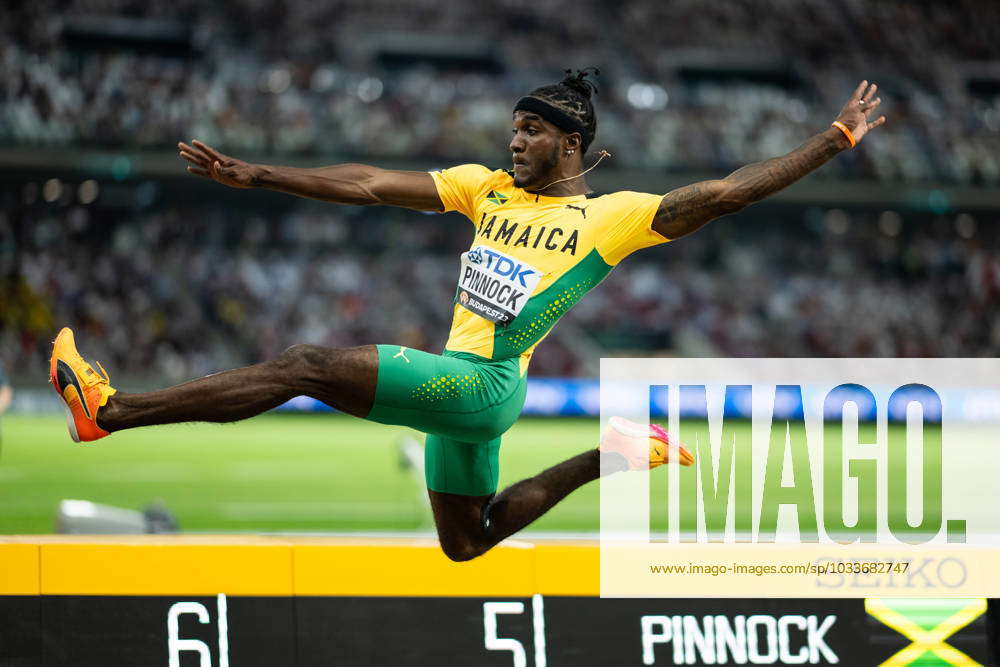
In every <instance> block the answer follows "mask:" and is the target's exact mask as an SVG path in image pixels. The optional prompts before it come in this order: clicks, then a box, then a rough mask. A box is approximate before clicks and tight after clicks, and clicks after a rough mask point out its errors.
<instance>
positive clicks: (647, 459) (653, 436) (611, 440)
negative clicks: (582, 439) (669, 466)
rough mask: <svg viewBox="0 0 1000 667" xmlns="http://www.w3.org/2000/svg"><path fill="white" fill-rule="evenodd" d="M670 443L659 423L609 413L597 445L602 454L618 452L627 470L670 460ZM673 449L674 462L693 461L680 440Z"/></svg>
mask: <svg viewBox="0 0 1000 667" xmlns="http://www.w3.org/2000/svg"><path fill="white" fill-rule="evenodd" d="M673 447H674V443H673V441H672V439H671V436H670V434H668V433H667V432H666V431H665V430H663V428H662V427H661V426H658V425H656V424H648V425H644V424H637V423H636V422H633V421H629V420H628V419H625V418H624V417H612V418H611V419H609V420H608V428H607V430H606V431H605V432H604V435H603V436H601V444H600V446H599V447H598V449H599V450H600V451H601V453H604V454H609V453H616V454H620V455H621V456H622V457H623V458H624V459H625V463H626V464H627V466H628V467H627V468H625V469H627V470H644V469H646V468H647V467H649V468H655V467H657V466H661V465H663V464H664V463H671V462H672V461H671V459H670V456H671V450H673ZM674 451H676V452H677V462H678V463H680V464H681V465H682V466H689V465H692V464H693V463H694V455H692V454H691V452H690V451H688V448H687V447H685V446H684V445H683V444H681V443H679V442H678V443H677V449H676V450H674Z"/></svg>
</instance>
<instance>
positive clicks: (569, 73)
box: [559, 67, 601, 100]
mask: <svg viewBox="0 0 1000 667" xmlns="http://www.w3.org/2000/svg"><path fill="white" fill-rule="evenodd" d="M590 73H593V74H594V76H599V75H600V73H601V70H599V69H597V68H596V67H585V68H584V69H578V70H577V71H576V74H574V73H573V70H571V69H568V70H566V78H565V79H563V80H562V81H560V82H559V85H561V86H566V87H567V88H570V89H571V90H575V91H576V92H578V93H580V94H581V95H582V96H583V97H584V98H585V99H588V100H589V99H590V98H591V97H592V96H593V95H594V94H595V93H597V86H595V85H594V84H593V82H592V81H587V79H586V77H587V75H588V74H590Z"/></svg>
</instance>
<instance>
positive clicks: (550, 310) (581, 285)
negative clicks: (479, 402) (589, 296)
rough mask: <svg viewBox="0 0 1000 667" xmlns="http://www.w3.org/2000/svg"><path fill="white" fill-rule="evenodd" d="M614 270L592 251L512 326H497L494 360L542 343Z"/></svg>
mask: <svg viewBox="0 0 1000 667" xmlns="http://www.w3.org/2000/svg"><path fill="white" fill-rule="evenodd" d="M612 268H613V267H612V266H611V265H610V264H608V263H607V262H605V261H604V258H602V257H601V255H600V253H598V252H597V250H596V249H595V250H592V251H590V253H588V254H587V256H586V257H584V258H583V259H582V260H580V261H579V262H578V263H577V264H576V266H574V267H573V268H571V269H570V270H569V271H567V272H566V273H564V274H563V275H561V276H560V277H559V279H558V280H556V281H555V282H554V283H552V284H551V285H549V287H548V289H546V290H545V291H543V292H540V293H539V294H536V295H535V296H533V297H531V299H529V300H528V302H527V303H525V304H524V309H522V310H521V313H520V314H519V315H518V316H517V319H515V320H514V322H513V323H511V325H510V326H508V327H496V331H495V333H494V335H493V358H494V359H505V358H507V357H513V356H520V355H521V354H522V353H523V352H524V351H525V350H527V349H528V348H530V347H531V346H532V345H534V344H535V343H537V342H538V341H539V340H541V339H542V337H543V336H545V334H546V333H548V331H549V329H551V328H552V325H554V324H555V323H556V322H557V321H558V320H559V318H560V317H562V316H563V315H565V314H566V311H568V310H569V309H570V308H572V307H573V306H574V305H576V302H577V301H579V300H580V299H582V298H583V295H584V294H586V293H587V292H589V291H590V290H591V289H593V288H594V287H595V286H597V284H598V283H600V282H601V281H602V280H604V278H605V277H606V276H607V275H608V274H609V273H611V269H612Z"/></svg>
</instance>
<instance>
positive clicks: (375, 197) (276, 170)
mask: <svg viewBox="0 0 1000 667" xmlns="http://www.w3.org/2000/svg"><path fill="white" fill-rule="evenodd" d="M177 147H178V148H179V149H180V152H181V157H182V158H184V159H185V160H187V161H188V162H190V163H191V164H190V165H188V168H187V169H188V171H189V172H191V173H192V174H195V175H196V176H201V177H203V178H208V179H210V180H213V181H218V182H219V183H222V184H223V185H228V186H230V187H234V188H268V189H270V190H278V191H280V192H287V193H288V194H292V195H298V196H299V197H308V198H310V199H320V200H322V201H328V202H333V203H335V204H355V205H358V206H371V205H373V204H386V205H389V206H402V207H404V208H412V209H417V210H419V211H440V210H442V209H444V205H443V204H442V203H441V198H440V197H439V196H438V193H437V186H435V185H434V179H433V178H431V175H430V174H428V173H427V172H423V171H392V170H389V169H379V168H378V167H372V166H369V165H365V164H338V165H334V166H332V167H316V168H314V169H300V168H298V167H275V166H271V165H264V164H251V163H249V162H244V161H243V160H238V159H236V158H234V157H230V156H228V155H224V154H223V153H220V152H219V151H217V150H215V149H214V148H212V147H211V146H208V145H206V144H203V143H202V142H200V141H197V140H195V141H192V142H191V145H190V146H189V145H188V144H185V143H184V142H181V143H179V144H177Z"/></svg>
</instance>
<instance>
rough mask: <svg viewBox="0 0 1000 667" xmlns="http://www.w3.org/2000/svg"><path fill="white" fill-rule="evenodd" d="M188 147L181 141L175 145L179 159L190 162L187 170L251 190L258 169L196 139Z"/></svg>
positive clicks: (231, 185) (225, 183)
mask: <svg viewBox="0 0 1000 667" xmlns="http://www.w3.org/2000/svg"><path fill="white" fill-rule="evenodd" d="M191 144H192V145H191V146H188V145H187V144H186V143H184V142H183V141H182V142H180V143H178V144H177V148H179V149H180V151H181V157H182V158H184V159H185V160H187V161H188V162H190V163H191V164H190V165H188V168H187V170H188V171H189V172H191V173H192V174H194V175H195V176H201V177H203V178H208V179H211V180H213V181H218V182H219V183H222V184H223V185H228V186H230V187H233V188H252V187H254V185H255V184H256V181H257V175H258V173H259V171H260V167H259V166H258V165H255V164H250V163H249V162H244V161H243V160H237V159H236V158H233V157H229V156H228V155H224V154H222V153H220V152H219V151H217V150H215V149H214V148H212V147H211V146H208V145H206V144H203V143H201V142H200V141H198V140H197V139H194V140H193V141H192V142H191Z"/></svg>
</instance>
